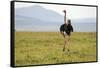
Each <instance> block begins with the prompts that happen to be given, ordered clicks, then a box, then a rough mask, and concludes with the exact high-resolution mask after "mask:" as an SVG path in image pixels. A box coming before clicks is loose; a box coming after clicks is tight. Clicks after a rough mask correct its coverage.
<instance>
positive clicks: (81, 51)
mask: <svg viewBox="0 0 100 68" xmlns="http://www.w3.org/2000/svg"><path fill="white" fill-rule="evenodd" d="M63 44H64V39H63V37H62V35H61V34H60V33H59V32H15V65H16V66H20V65H41V64H59V63H71V62H87V61H88V62H89V61H96V33H95V32H73V33H72V35H71V37H70V41H69V44H68V45H66V46H68V47H66V50H65V52H63V51H62V49H63ZM67 48H68V49H69V50H70V51H69V52H68V51H67Z"/></svg>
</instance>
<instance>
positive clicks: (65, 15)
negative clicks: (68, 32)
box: [64, 13, 67, 24]
mask: <svg viewBox="0 0 100 68" xmlns="http://www.w3.org/2000/svg"><path fill="white" fill-rule="evenodd" d="M64 23H65V24H67V23H66V13H65V16H64Z"/></svg>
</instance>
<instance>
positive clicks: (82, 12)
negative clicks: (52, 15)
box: [15, 2, 96, 19]
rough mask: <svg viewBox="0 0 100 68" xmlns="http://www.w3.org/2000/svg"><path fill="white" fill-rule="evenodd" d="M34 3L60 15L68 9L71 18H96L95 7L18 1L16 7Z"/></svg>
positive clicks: (68, 16) (68, 15)
mask: <svg viewBox="0 0 100 68" xmlns="http://www.w3.org/2000/svg"><path fill="white" fill-rule="evenodd" d="M34 5H40V6H42V7H44V8H46V9H48V10H53V11H55V12H57V13H59V14H60V15H63V12H62V11H63V10H66V11H67V18H70V19H80V18H96V8H95V7H84V6H71V5H54V4H53V5H51V4H38V3H36V4H34V3H22V2H16V3H15V8H22V7H30V6H34Z"/></svg>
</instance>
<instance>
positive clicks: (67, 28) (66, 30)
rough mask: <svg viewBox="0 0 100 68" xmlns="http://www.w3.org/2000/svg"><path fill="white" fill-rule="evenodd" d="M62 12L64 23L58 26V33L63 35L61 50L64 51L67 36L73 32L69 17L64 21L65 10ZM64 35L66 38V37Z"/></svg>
mask: <svg viewBox="0 0 100 68" xmlns="http://www.w3.org/2000/svg"><path fill="white" fill-rule="evenodd" d="M63 12H64V24H62V25H61V26H60V33H61V35H62V36H63V37H64V47H63V51H65V46H66V44H67V42H68V41H69V37H70V35H71V32H73V27H72V25H71V20H70V19H68V20H67V22H66V10H63ZM66 37H67V38H68V39H66ZM68 51H69V49H68Z"/></svg>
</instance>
